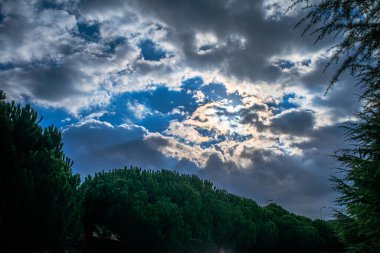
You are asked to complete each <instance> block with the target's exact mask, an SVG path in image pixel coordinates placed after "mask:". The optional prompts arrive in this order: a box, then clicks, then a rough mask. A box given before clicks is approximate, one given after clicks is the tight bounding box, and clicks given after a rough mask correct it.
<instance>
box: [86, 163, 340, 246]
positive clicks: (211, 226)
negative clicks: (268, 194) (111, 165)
mask: <svg viewBox="0 0 380 253" xmlns="http://www.w3.org/2000/svg"><path fill="white" fill-rule="evenodd" d="M81 190H82V192H83V207H84V215H83V222H84V228H85V234H86V235H87V240H88V241H89V242H90V244H91V240H94V238H93V236H95V237H96V238H97V239H98V240H99V239H101V240H105V241H107V240H115V242H117V245H118V247H119V248H118V249H119V250H120V251H122V250H126V251H131V252H152V251H155V252H194V251H195V252H206V251H208V250H217V249H220V248H224V249H230V250H233V251H234V252H279V251H284V250H287V252H323V251H328V250H332V249H334V250H337V251H338V250H339V244H337V243H336V241H337V239H336V238H332V237H333V235H334V232H333V230H332V227H331V226H330V225H329V224H328V223H326V222H324V221H319V222H318V223H315V221H312V220H310V219H307V218H304V217H301V216H296V215H294V214H292V213H289V212H288V211H286V210H284V209H283V208H281V207H280V206H278V205H275V204H270V205H268V206H266V207H260V206H259V205H257V204H256V203H255V202H254V201H252V200H249V199H246V198H242V197H238V196H236V195H233V194H229V193H227V192H226V191H224V190H219V189H217V188H215V187H213V185H212V183H211V182H209V181H205V180H201V179H199V178H198V177H196V176H194V175H181V174H178V173H176V172H170V171H165V170H163V171H156V172H154V171H144V170H141V169H138V168H131V169H126V168H125V169H120V170H112V171H110V172H101V173H97V174H95V176H94V177H90V176H89V177H87V178H86V180H85V182H84V183H83V185H82V187H81ZM336 245H338V246H336ZM334 247H335V248H334ZM90 250H94V248H91V249H90Z"/></svg>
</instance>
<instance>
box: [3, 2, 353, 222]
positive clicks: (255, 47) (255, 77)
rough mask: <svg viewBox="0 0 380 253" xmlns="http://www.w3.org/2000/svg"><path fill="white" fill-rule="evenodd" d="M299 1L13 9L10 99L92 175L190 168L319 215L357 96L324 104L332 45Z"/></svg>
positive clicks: (9, 9)
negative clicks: (306, 28)
mask: <svg viewBox="0 0 380 253" xmlns="http://www.w3.org/2000/svg"><path fill="white" fill-rule="evenodd" d="M289 4H290V3H289V2H288V1H280V0H258V1H252V0H239V1H236V0H220V1H212V0H181V1H168V0H131V1H124V0H110V1H102V0H59V1H52V0H32V1H24V0H13V1H3V2H1V3H0V54H1V56H2V57H1V59H0V78H1V80H2V81H1V83H0V89H2V90H4V91H5V92H6V94H7V96H8V98H9V99H11V100H15V101H17V102H21V103H31V104H32V105H33V106H34V107H35V108H36V109H37V110H38V111H39V112H40V113H41V114H43V115H44V120H43V121H42V122H41V124H42V125H43V126H47V125H49V124H54V125H56V126H58V127H59V128H60V129H61V130H62V133H63V140H64V144H65V145H64V149H65V152H66V153H67V155H68V156H69V157H71V158H72V159H73V160H74V161H75V165H74V169H75V171H77V172H79V173H80V174H81V175H82V176H85V175H87V174H89V173H94V172H96V171H99V170H106V169H112V168H116V167H123V166H125V165H126V166H129V165H134V166H140V167H142V168H146V169H161V168H167V169H173V170H179V171H182V172H186V173H195V174H197V175H199V176H201V177H204V178H207V179H210V180H211V181H213V182H215V184H216V185H217V186H219V187H222V188H226V189H227V190H229V191H232V192H234V193H237V194H240V195H244V196H248V197H252V198H254V199H255V200H257V201H258V202H259V203H260V204H264V203H266V202H267V201H268V200H273V201H274V202H277V203H280V204H282V205H284V207H286V208H290V209H291V210H292V211H294V212H296V213H299V214H304V215H307V216H309V217H313V218H316V217H319V208H320V207H321V206H333V205H334V204H333V199H334V197H335V194H334V193H333V191H331V189H330V187H331V184H330V182H329V180H328V178H329V175H331V174H332V173H333V169H332V168H334V167H336V166H337V164H336V162H335V161H334V160H333V159H332V158H331V157H329V155H331V154H332V153H333V152H334V151H335V150H337V149H339V148H341V147H343V145H344V143H343V137H342V130H341V129H339V126H340V125H341V124H342V123H343V122H346V121H350V120H352V116H353V113H354V112H355V111H356V110H357V109H358V108H359V107H358V106H359V104H358V103H356V102H354V101H356V97H355V94H360V88H359V87H354V85H353V83H354V81H353V80H352V79H351V78H350V77H349V76H348V75H347V76H343V77H342V78H341V80H339V82H338V83H337V84H336V85H335V86H334V87H332V89H331V90H330V91H329V92H328V94H327V95H326V96H325V95H324V93H325V91H326V88H327V87H328V83H329V80H330V79H329V78H331V74H332V73H334V71H335V70H336V65H334V64H332V65H331V67H330V68H328V69H327V71H326V72H325V73H322V72H323V69H324V67H325V66H326V64H327V62H328V54H329V53H328V52H327V49H328V48H329V47H331V45H333V40H332V38H328V39H327V40H324V41H323V42H321V43H317V44H313V42H314V40H315V38H314V37H312V36H308V35H306V36H304V37H303V38H302V37H301V36H300V35H301V31H302V27H301V28H300V29H299V30H294V29H293V27H294V25H295V24H296V23H297V21H298V20H299V19H300V18H301V16H302V15H303V11H302V10H300V9H296V10H293V11H290V12H287V13H286V14H285V10H286V9H287V7H288V6H289Z"/></svg>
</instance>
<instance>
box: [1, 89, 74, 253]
mask: <svg viewBox="0 0 380 253" xmlns="http://www.w3.org/2000/svg"><path fill="white" fill-rule="evenodd" d="M38 123H39V120H38V115H37V113H36V112H35V111H33V110H32V109H31V108H30V106H29V105H26V106H24V107H22V106H20V105H17V104H15V103H14V102H7V101H6V100H5V94H4V93H3V92H2V91H0V236H1V241H2V243H1V245H0V251H2V252H19V251H21V252H30V251H43V250H49V251H56V250H62V249H63V247H64V243H65V242H66V240H67V239H70V238H71V237H72V236H74V235H75V232H77V231H78V229H79V226H78V224H79V223H78V221H79V220H80V219H79V217H78V215H79V208H78V207H79V205H78V191H77V188H78V187H79V183H80V179H79V176H78V175H73V174H72V171H71V166H72V162H71V161H70V160H69V159H68V158H67V157H65V155H64V154H63V152H62V142H61V134H60V132H59V131H58V129H57V128H55V127H53V126H50V127H47V128H45V129H42V128H41V127H40V126H39V125H38Z"/></svg>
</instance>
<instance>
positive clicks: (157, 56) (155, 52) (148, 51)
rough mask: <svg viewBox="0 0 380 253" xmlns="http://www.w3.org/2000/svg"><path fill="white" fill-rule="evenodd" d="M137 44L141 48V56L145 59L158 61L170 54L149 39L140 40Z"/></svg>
mask: <svg viewBox="0 0 380 253" xmlns="http://www.w3.org/2000/svg"><path fill="white" fill-rule="evenodd" d="M138 46H139V48H140V50H141V55H142V57H143V58H144V60H146V61H159V60H161V59H163V58H167V57H169V56H170V53H169V52H167V51H165V50H163V49H162V48H160V46H159V45H158V44H157V43H156V42H154V41H152V40H150V39H145V40H142V41H140V43H139V44H138Z"/></svg>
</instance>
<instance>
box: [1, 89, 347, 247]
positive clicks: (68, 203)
mask: <svg viewBox="0 0 380 253" xmlns="http://www.w3.org/2000/svg"><path fill="white" fill-rule="evenodd" d="M0 97H1V99H0V129H1V131H0V140H1V142H0V161H1V169H0V237H1V239H2V242H1V245H0V247H1V248H0V251H1V252H41V251H58V252H59V251H64V250H71V251H79V252H81V251H82V252H95V251H97V252H115V251H116V252H118V251H123V252H217V251H219V250H221V249H224V250H232V251H233V252H338V251H340V249H341V248H342V245H341V244H340V243H339V241H338V238H337V236H336V234H335V232H334V227H335V225H334V222H333V221H329V222H326V221H321V220H314V221H313V220H310V219H308V218H305V217H302V216H297V215H295V214H292V213H290V212H288V211H286V210H284V209H283V208H281V207H280V206H278V205H276V204H270V205H267V206H265V207H261V206H259V205H258V204H257V203H256V202H254V201H253V200H250V199H246V198H242V197H238V196H236V195H233V194H229V193H227V192H226V191H224V190H220V189H216V188H215V187H213V185H212V183H211V182H209V181H206V180H201V179H200V178H198V177H197V176H194V175H180V174H178V173H176V172H172V171H165V170H163V171H157V172H153V171H144V170H141V169H137V168H130V169H120V170H112V171H110V172H102V173H98V174H96V175H95V176H93V177H91V176H88V177H87V178H86V179H85V181H84V182H83V183H82V184H80V180H79V176H78V175H74V174H73V173H72V171H71V166H72V162H71V161H70V160H69V159H68V158H66V157H65V155H64V154H63V152H62V142H61V134H60V132H59V131H58V130H57V128H55V127H53V126H51V127H48V128H45V129H42V128H41V127H40V126H39V124H38V122H39V119H38V115H37V113H36V112H34V111H33V110H32V109H31V108H30V107H29V106H25V107H22V106H20V105H16V104H15V103H9V102H7V101H5V95H4V94H3V93H2V92H0Z"/></svg>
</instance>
